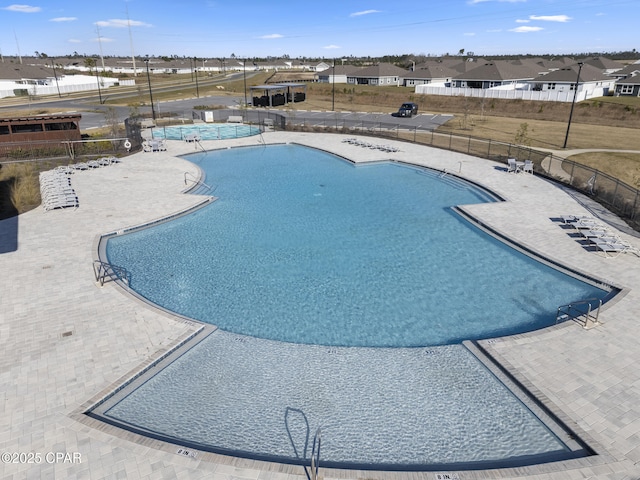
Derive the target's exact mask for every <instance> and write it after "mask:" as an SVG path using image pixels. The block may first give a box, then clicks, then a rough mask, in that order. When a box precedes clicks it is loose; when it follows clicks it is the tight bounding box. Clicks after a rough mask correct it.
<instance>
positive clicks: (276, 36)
mask: <svg viewBox="0 0 640 480" xmlns="http://www.w3.org/2000/svg"><path fill="white" fill-rule="evenodd" d="M258 38H262V39H263V40H273V39H274V38H284V35H280V34H279V33H270V34H269V35H262V36H261V37H258Z"/></svg>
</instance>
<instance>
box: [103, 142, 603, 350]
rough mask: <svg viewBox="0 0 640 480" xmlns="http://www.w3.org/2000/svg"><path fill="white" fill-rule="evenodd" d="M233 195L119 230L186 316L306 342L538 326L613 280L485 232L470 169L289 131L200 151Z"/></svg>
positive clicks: (472, 334)
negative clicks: (335, 148) (453, 173)
mask: <svg viewBox="0 0 640 480" xmlns="http://www.w3.org/2000/svg"><path fill="white" fill-rule="evenodd" d="M192 161H194V162H195V163H198V164H199V166H200V167H201V168H202V169H203V170H204V171H205V172H206V182H207V183H208V184H209V185H214V186H215V195H216V197H218V198H219V199H218V200H217V201H215V202H214V203H213V204H211V205H210V206H208V207H206V208H204V209H201V210H199V211H197V212H195V213H192V214H190V215H187V216H184V217H182V218H179V219H176V220H173V221H171V222H168V223H165V224H162V225H160V226H155V227H153V228H149V229H145V230H140V231H138V232H135V233H131V234H128V235H124V236H118V237H115V238H112V239H110V240H109V241H108V245H107V255H108V259H109V261H110V262H111V263H113V264H115V265H120V266H123V267H125V268H127V270H129V271H130V272H131V275H132V280H131V287H132V288H133V289H134V290H135V291H137V292H138V293H140V294H141V295H142V296H144V297H146V298H147V299H149V300H150V301H152V302H155V303H157V304H159V305H161V306H163V307H165V308H167V309H169V310H172V311H175V312H178V313H180V314H183V315H185V316H188V317H191V318H194V319H197V320H200V321H203V322H208V323H212V324H215V325H217V326H219V327H220V328H222V329H224V330H227V331H230V332H235V333H240V334H246V335H250V336H254V337H259V338H265V339H272V340H280V341H286V342H293V343H305V344H319V345H334V346H369V347H381V346H384V347H416V346H434V345H444V344H452V343H458V342H460V341H462V340H464V339H483V338H490V337H497V336H504V335H510V334H514V333H520V332H526V331H531V330H535V329H539V328H542V327H546V326H549V325H552V324H554V323H555V314H556V310H557V307H558V306H560V305H564V304H568V303H570V302H573V301H576V300H580V299H586V298H594V297H595V298H604V297H605V296H606V295H607V293H608V292H606V291H604V290H602V289H599V288H597V287H595V286H592V285H590V284H588V283H584V282H582V281H580V280H578V279H576V278H573V277H571V276H568V275H566V274H564V273H561V272H559V271H557V270H555V269H552V268H550V267H548V266H545V265H543V264H541V263H539V262H537V261H536V260H534V259H532V258H530V257H528V256H526V255H523V254H521V253H519V252H517V251H515V250H514V249H512V248H510V247H508V246H506V245H505V244H503V243H502V242H500V241H498V240H496V239H494V238H493V237H491V236H489V235H487V234H485V233H483V232H481V231H479V230H478V229H477V228H475V227H474V226H472V225H470V224H469V223H468V222H467V221H465V220H463V219H461V218H460V217H459V216H458V215H457V214H455V213H454V212H453V211H452V210H451V207H452V206H454V205H463V204H471V203H478V202H486V201H492V199H491V197H489V196H488V195H487V194H486V193H483V192H482V191H481V190H479V189H477V188H474V187H472V186H470V185H468V184H466V183H463V182H460V181H457V180H453V179H451V178H450V177H449V179H448V180H447V179H443V178H440V177H439V176H438V175H436V174H431V173H429V172H428V171H426V170H420V169H416V168H412V167H407V166H401V165H397V164H392V163H383V164H375V165H367V166H357V167H356V166H353V165H351V164H350V163H348V162H345V161H343V160H340V159H338V158H337V157H335V156H332V155H330V154H327V153H325V152H321V151H317V150H314V149H310V148H305V147H300V146H294V145H279V146H270V147H256V148H238V149H230V150H222V151H215V152H209V153H208V154H207V155H206V156H204V155H202V154H200V155H199V156H197V157H194V158H193V160H192Z"/></svg>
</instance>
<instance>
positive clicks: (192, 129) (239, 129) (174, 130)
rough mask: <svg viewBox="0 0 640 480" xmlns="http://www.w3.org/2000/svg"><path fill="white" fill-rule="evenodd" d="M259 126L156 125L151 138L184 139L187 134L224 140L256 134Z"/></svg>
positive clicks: (203, 138) (258, 131)
mask: <svg viewBox="0 0 640 480" xmlns="http://www.w3.org/2000/svg"><path fill="white" fill-rule="evenodd" d="M259 133H260V128H258V127H254V126H251V125H238V124H234V123H222V124H220V123H216V124H205V125H181V126H174V127H158V128H154V129H153V138H164V139H166V140H184V139H185V137H186V136H187V135H192V134H197V135H200V138H201V139H202V140H224V139H226V138H240V137H250V136H252V135H258V134H259Z"/></svg>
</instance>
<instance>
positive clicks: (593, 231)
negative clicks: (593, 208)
mask: <svg viewBox="0 0 640 480" xmlns="http://www.w3.org/2000/svg"><path fill="white" fill-rule="evenodd" d="M560 219H561V220H562V223H563V224H564V225H567V226H570V227H572V228H573V229H574V230H575V231H576V232H578V233H579V234H580V237H579V238H581V239H586V240H587V242H588V244H589V245H593V246H594V247H595V250H596V251H597V252H601V253H602V254H603V255H604V256H605V257H617V256H618V255H620V254H621V253H633V254H635V255H637V256H639V257H640V250H638V249H637V248H636V247H634V246H633V245H631V244H630V243H628V242H626V241H625V240H623V239H622V238H620V236H619V235H618V234H617V233H616V232H615V231H614V230H612V229H611V228H609V227H608V226H607V225H605V224H603V223H601V222H599V221H598V220H596V219H595V218H592V217H588V216H584V215H563V216H561V217H560Z"/></svg>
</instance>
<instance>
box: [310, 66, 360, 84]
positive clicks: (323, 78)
mask: <svg viewBox="0 0 640 480" xmlns="http://www.w3.org/2000/svg"><path fill="white" fill-rule="evenodd" d="M360 70H363V68H362V67H356V66H355V65H336V66H335V67H329V68H328V69H326V70H323V71H321V72H318V73H316V81H317V82H318V83H347V77H348V76H352V77H353V76H354V75H355V74H356V72H358V71H360Z"/></svg>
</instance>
